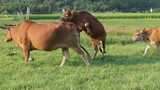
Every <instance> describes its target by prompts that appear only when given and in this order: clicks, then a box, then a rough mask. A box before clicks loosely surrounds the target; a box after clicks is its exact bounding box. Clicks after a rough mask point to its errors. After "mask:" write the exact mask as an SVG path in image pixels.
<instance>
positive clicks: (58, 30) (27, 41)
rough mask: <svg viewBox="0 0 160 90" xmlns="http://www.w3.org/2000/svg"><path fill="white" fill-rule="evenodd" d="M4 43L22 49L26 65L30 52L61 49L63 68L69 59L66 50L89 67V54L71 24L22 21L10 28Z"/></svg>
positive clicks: (75, 28) (74, 26) (73, 25)
mask: <svg viewBox="0 0 160 90" xmlns="http://www.w3.org/2000/svg"><path fill="white" fill-rule="evenodd" d="M6 41H7V42H9V41H14V42H15V43H17V44H18V46H20V47H21V48H22V49H23V54H24V57H25V62H26V63H28V59H29V56H30V51H31V50H45V51H51V50H55V49H58V48H61V49H62V52H63V60H62V62H61V64H60V66H63V64H64V63H65V61H66V60H67V59H68V57H69V52H68V48H72V49H74V50H75V51H76V52H77V53H78V54H80V55H81V56H82V58H83V60H84V62H85V64H86V65H89V62H88V60H89V57H90V56H89V54H88V52H87V51H86V50H85V49H84V48H83V47H82V46H81V45H80V38H79V32H78V31H77V27H76V25H75V24H73V23H69V22H63V23H41V24H40V23H35V22H32V21H23V22H22V23H20V24H18V25H17V26H13V27H10V28H9V29H8V31H7V34H6Z"/></svg>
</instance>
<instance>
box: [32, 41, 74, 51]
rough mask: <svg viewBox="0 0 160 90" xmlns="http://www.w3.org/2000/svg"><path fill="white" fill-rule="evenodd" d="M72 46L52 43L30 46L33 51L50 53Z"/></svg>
mask: <svg viewBox="0 0 160 90" xmlns="http://www.w3.org/2000/svg"><path fill="white" fill-rule="evenodd" d="M72 46H74V45H72V44H68V43H53V44H32V48H33V50H44V51H52V50H56V49H58V48H70V47H72Z"/></svg>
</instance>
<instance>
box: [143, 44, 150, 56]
mask: <svg viewBox="0 0 160 90" xmlns="http://www.w3.org/2000/svg"><path fill="white" fill-rule="evenodd" d="M149 48H151V47H150V46H149V45H147V46H146V48H145V50H144V53H143V56H145V55H146V54H147V51H148V49H149Z"/></svg>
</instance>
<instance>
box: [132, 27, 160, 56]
mask: <svg viewBox="0 0 160 90" xmlns="http://www.w3.org/2000/svg"><path fill="white" fill-rule="evenodd" d="M133 41H144V42H146V43H147V46H146V48H145V51H144V54H143V56H145V55H146V53H147V51H148V49H149V48H151V47H152V46H156V47H157V48H159V46H160V28H154V29H149V30H146V29H145V28H144V29H143V30H140V31H137V32H136V33H134V35H133Z"/></svg>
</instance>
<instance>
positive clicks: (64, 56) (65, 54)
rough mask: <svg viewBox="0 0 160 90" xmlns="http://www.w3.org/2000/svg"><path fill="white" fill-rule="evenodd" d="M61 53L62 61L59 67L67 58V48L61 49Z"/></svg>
mask: <svg viewBox="0 0 160 90" xmlns="http://www.w3.org/2000/svg"><path fill="white" fill-rule="evenodd" d="M62 53H63V59H62V61H61V64H60V67H62V66H63V65H64V63H65V62H66V60H67V59H68V58H69V50H68V48H62Z"/></svg>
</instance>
